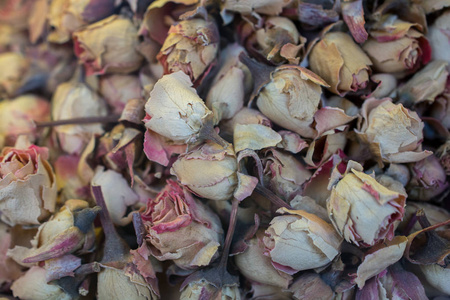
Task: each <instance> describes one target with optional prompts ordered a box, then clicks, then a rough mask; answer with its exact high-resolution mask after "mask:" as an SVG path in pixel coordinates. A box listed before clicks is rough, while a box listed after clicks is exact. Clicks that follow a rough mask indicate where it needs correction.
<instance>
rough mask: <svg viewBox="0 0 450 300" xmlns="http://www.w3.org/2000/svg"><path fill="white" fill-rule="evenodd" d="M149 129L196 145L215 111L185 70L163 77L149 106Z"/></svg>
mask: <svg viewBox="0 0 450 300" xmlns="http://www.w3.org/2000/svg"><path fill="white" fill-rule="evenodd" d="M145 111H146V112H147V115H148V117H147V118H146V119H144V122H145V126H146V127H147V128H149V129H151V130H152V131H154V132H156V133H158V134H160V135H162V136H164V137H167V138H169V139H171V140H172V141H174V142H176V143H178V144H186V143H193V142H195V141H196V140H197V139H198V138H199V134H200V131H201V130H202V128H203V127H204V126H205V125H204V124H205V123H206V122H207V121H210V120H211V119H210V118H212V112H211V111H210V110H209V109H208V107H206V105H205V103H204V102H203V100H202V99H201V98H200V97H199V96H198V95H197V92H196V90H195V89H194V88H192V83H191V81H190V79H189V76H187V75H186V74H184V73H183V72H181V71H178V72H176V73H172V74H169V75H165V76H163V77H162V78H161V79H160V80H158V82H157V83H156V84H155V87H154V88H153V90H152V92H151V93H150V98H149V100H148V101H147V104H145Z"/></svg>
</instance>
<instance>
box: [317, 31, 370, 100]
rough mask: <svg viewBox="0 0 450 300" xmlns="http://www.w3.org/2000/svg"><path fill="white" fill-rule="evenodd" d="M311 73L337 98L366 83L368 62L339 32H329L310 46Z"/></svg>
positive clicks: (349, 39)
mask: <svg viewBox="0 0 450 300" xmlns="http://www.w3.org/2000/svg"><path fill="white" fill-rule="evenodd" d="M309 63H310V66H311V70H312V71H313V72H314V73H316V74H318V75H319V76H320V77H322V78H323V79H324V80H325V81H326V82H327V83H328V84H329V85H330V87H329V90H330V91H331V92H333V93H335V94H338V95H341V96H342V95H345V94H346V93H348V92H350V91H353V92H355V91H357V90H359V89H363V88H365V87H366V86H367V84H368V82H369V75H370V72H371V70H370V66H371V65H372V61H371V60H370V59H369V57H368V56H367V55H366V54H365V53H364V51H362V49H361V48H360V47H359V46H358V45H357V44H355V42H353V40H352V38H351V37H350V36H349V35H348V34H345V33H343V32H329V33H327V34H325V36H324V37H323V38H322V39H321V40H320V41H319V42H318V43H317V44H316V45H315V46H314V48H313V49H312V50H311V53H310V55H309Z"/></svg>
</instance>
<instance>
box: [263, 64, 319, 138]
mask: <svg viewBox="0 0 450 300" xmlns="http://www.w3.org/2000/svg"><path fill="white" fill-rule="evenodd" d="M321 86H328V85H327V84H326V82H325V81H323V80H322V79H321V78H320V77H318V76H317V75H316V74H314V73H312V72H311V71H309V70H308V69H305V68H302V67H298V66H281V67H278V68H277V69H276V70H275V71H274V72H272V74H271V80H270V82H269V83H268V84H267V85H266V86H264V88H263V89H262V90H261V92H260V93H259V95H258V98H257V102H256V105H257V106H258V108H259V110H260V111H261V112H262V113H263V114H264V115H266V116H267V117H268V118H269V119H270V120H272V121H273V122H274V123H276V124H277V125H280V126H282V127H284V128H286V129H289V130H292V131H294V132H296V133H298V134H299V135H300V136H302V137H306V138H312V137H314V135H315V134H316V132H315V130H314V129H313V128H312V124H313V122H314V114H315V113H316V111H317V110H318V109H319V103H320V96H321V94H322V89H321Z"/></svg>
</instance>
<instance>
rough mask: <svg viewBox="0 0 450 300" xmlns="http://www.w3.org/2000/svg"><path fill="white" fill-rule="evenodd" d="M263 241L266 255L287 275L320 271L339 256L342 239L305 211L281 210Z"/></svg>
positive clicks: (326, 225) (329, 227) (321, 221)
mask: <svg viewBox="0 0 450 300" xmlns="http://www.w3.org/2000/svg"><path fill="white" fill-rule="evenodd" d="M277 212H278V213H280V214H283V215H282V216H278V217H275V218H273V220H272V221H271V222H270V226H269V228H268V229H267V230H266V236H265V237H264V240H263V241H264V245H265V255H267V256H268V257H270V259H271V260H272V264H273V266H274V267H275V268H276V269H277V270H279V271H282V272H285V273H287V274H291V275H292V274H295V273H297V272H298V271H302V270H308V269H313V268H319V267H323V266H325V265H327V264H328V263H330V262H331V261H332V260H333V259H334V258H335V257H336V255H338V254H339V249H340V246H341V242H342V238H341V237H340V236H339V235H338V234H337V232H336V231H335V230H334V228H333V226H332V225H331V224H329V223H327V222H325V221H324V220H322V219H320V218H318V217H317V216H315V215H313V214H309V213H307V212H305V211H302V210H289V209H286V208H280V209H279V210H278V211H277Z"/></svg>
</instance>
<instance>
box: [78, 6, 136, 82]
mask: <svg viewBox="0 0 450 300" xmlns="http://www.w3.org/2000/svg"><path fill="white" fill-rule="evenodd" d="M73 39H74V43H75V45H74V51H75V54H76V55H77V56H78V58H79V60H80V61H81V62H83V63H84V66H85V68H86V75H88V76H89V75H94V74H95V75H99V74H105V73H119V74H128V73H131V72H133V71H136V70H137V69H139V67H140V66H141V64H142V61H143V59H144V58H143V57H142V55H141V54H139V53H138V52H137V50H136V47H137V45H138V43H139V40H138V34H137V29H136V27H135V26H134V25H133V23H132V22H131V20H129V19H127V18H125V17H121V16H118V15H113V16H111V17H109V18H106V19H103V20H101V21H99V22H97V23H94V24H92V25H89V26H87V27H85V28H83V29H80V30H79V31H76V32H75V33H74V34H73Z"/></svg>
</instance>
